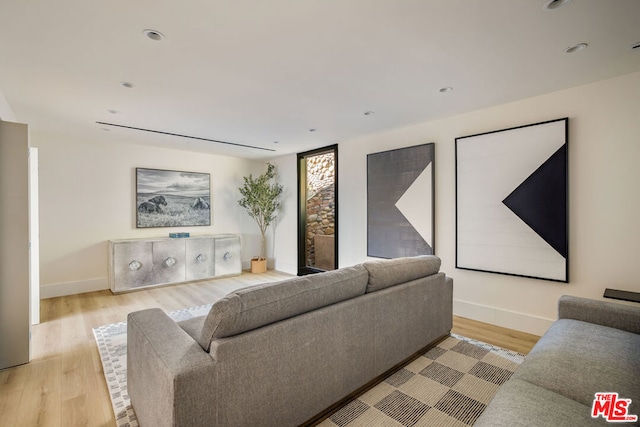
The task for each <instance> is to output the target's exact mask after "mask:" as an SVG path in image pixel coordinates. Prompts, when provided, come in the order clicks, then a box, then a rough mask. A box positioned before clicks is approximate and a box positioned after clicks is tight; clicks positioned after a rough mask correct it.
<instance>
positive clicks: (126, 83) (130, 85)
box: [120, 82, 136, 89]
mask: <svg viewBox="0 0 640 427" xmlns="http://www.w3.org/2000/svg"><path fill="white" fill-rule="evenodd" d="M120 86H122V87H126V88H127V89H131V88H134V87H135V86H136V85H134V84H133V83H131V82H122V83H120Z"/></svg>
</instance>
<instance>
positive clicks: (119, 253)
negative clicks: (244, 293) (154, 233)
mask: <svg viewBox="0 0 640 427" xmlns="http://www.w3.org/2000/svg"><path fill="white" fill-rule="evenodd" d="M241 272H242V262H241V259H240V236H238V235H234V234H220V235H208V236H194V237H185V238H169V237H167V238H164V237H158V238H152V239H121V240H109V286H110V288H111V291H112V292H114V293H117V292H124V291H130V290H134V289H140V288H146V287H150V286H158V285H166V284H170V283H180V282H187V281H192V280H201V279H208V278H212V277H221V276H231V275H238V274H240V273H241Z"/></svg>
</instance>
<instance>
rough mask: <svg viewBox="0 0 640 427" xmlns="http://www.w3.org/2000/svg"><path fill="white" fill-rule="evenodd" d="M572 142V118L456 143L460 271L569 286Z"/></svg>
mask: <svg viewBox="0 0 640 427" xmlns="http://www.w3.org/2000/svg"><path fill="white" fill-rule="evenodd" d="M568 145H569V119H568V118H561V119H556V120H550V121H545V122H540V123H534V124H529V125H524V126H518V127H513V128H508V129H502V130H496V131H492V132H486V133H480V134H476V135H470V136H463V137H459V138H456V140H455V155H456V268H460V269H465V270H475V271H483V272H490V273H499V274H507V275H512V276H522V277H528V278H534V279H543V280H551V281H557V282H565V283H566V282H568V281H569V205H568V201H569V197H568V195H569V152H568Z"/></svg>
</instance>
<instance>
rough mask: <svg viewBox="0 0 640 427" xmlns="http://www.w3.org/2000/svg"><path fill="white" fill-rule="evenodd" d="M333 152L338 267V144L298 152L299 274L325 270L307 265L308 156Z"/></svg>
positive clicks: (336, 264)
mask: <svg viewBox="0 0 640 427" xmlns="http://www.w3.org/2000/svg"><path fill="white" fill-rule="evenodd" d="M330 152H332V153H333V156H334V158H333V165H334V171H335V173H334V187H335V188H334V199H335V200H334V212H333V215H334V221H335V226H334V230H335V232H334V236H335V237H334V248H333V250H334V260H335V265H334V268H336V269H337V268H338V188H339V186H338V170H339V169H338V144H334V145H329V146H327V147H322V148H317V149H315V150H311V151H305V152H303V153H298V154H297V163H298V276H304V275H307V274H314V273H322V272H324V271H325V270H321V269H319V268H314V267H309V266H307V265H306V264H307V251H306V239H307V227H306V224H307V163H306V159H307V157H312V156H316V155H318V154H324V153H330Z"/></svg>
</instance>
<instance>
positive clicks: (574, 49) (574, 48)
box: [564, 43, 589, 53]
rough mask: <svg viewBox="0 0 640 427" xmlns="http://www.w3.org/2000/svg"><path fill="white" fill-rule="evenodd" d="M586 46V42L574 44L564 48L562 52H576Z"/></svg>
mask: <svg viewBox="0 0 640 427" xmlns="http://www.w3.org/2000/svg"><path fill="white" fill-rule="evenodd" d="M587 46H589V45H588V44H586V43H578V44H574V45H573V46H571V47H568V48H566V49H565V50H564V53H576V52H579V51H581V50H583V49H586V48H587Z"/></svg>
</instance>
